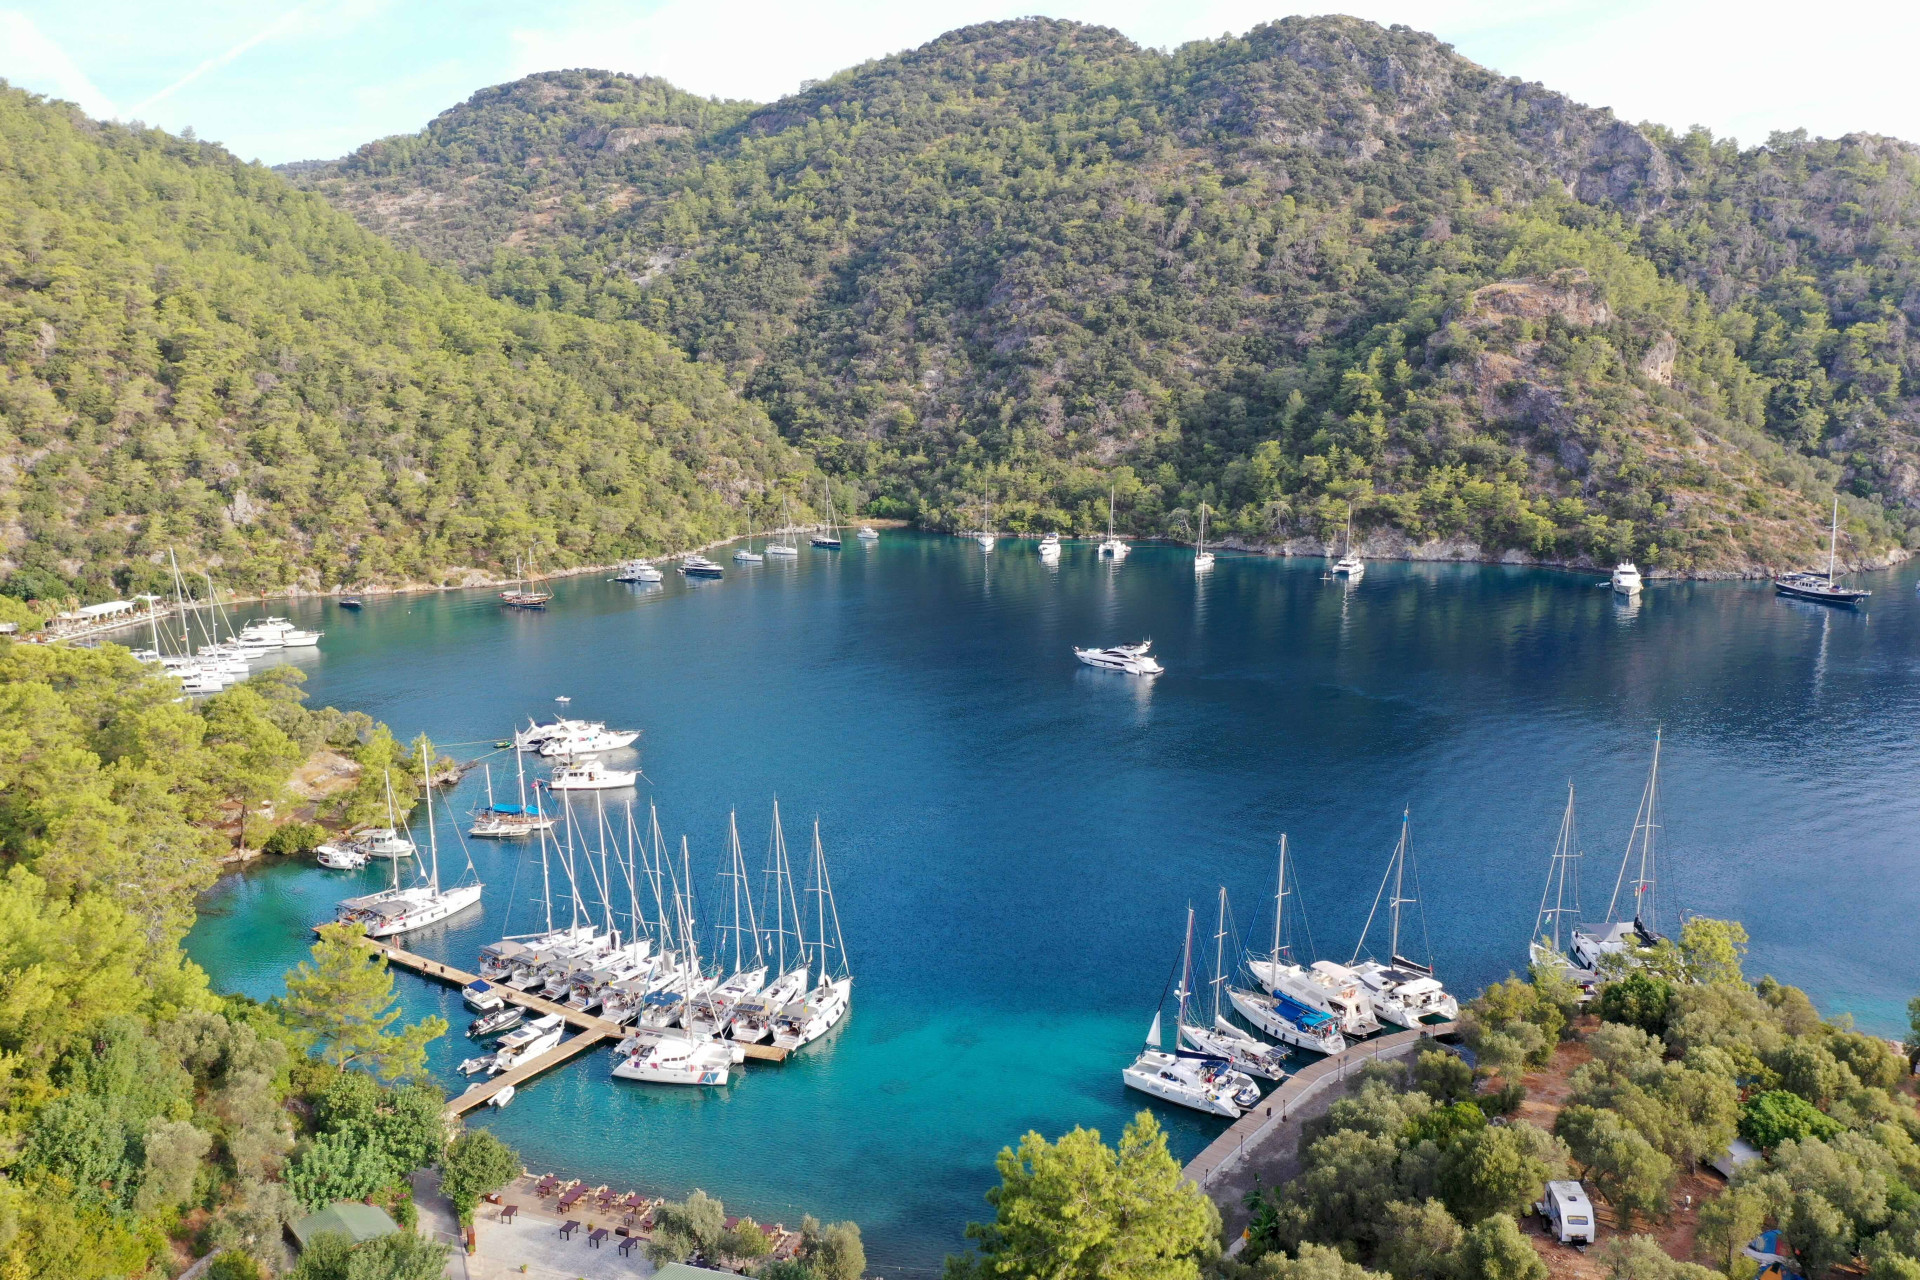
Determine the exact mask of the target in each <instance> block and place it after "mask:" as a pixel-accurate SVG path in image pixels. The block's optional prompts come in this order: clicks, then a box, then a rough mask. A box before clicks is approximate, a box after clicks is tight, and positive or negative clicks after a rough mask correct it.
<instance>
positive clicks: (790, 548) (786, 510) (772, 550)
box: [763, 498, 800, 560]
mask: <svg viewBox="0 0 1920 1280" xmlns="http://www.w3.org/2000/svg"><path fill="white" fill-rule="evenodd" d="M780 514H781V516H782V517H783V518H784V519H785V520H786V525H785V527H783V528H782V529H781V530H780V533H781V537H782V541H779V542H769V543H768V544H767V545H766V546H765V547H764V548H763V550H764V551H765V552H766V554H768V555H770V556H773V557H774V558H776V559H780V560H790V559H792V558H793V557H794V556H797V555H799V554H800V548H798V547H796V546H794V545H793V541H792V539H793V509H792V507H791V506H789V505H788V503H787V500H786V499H785V498H782V499H781V500H780Z"/></svg>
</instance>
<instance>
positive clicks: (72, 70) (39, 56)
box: [0, 9, 116, 119]
mask: <svg viewBox="0 0 1920 1280" xmlns="http://www.w3.org/2000/svg"><path fill="white" fill-rule="evenodd" d="M0 75H4V76H6V77H7V78H8V79H9V80H11V81H13V82H14V83H15V84H17V85H20V86H21V87H22V88H27V89H32V90H34V91H35V92H36V93H46V94H51V95H52V96H53V97H56V98H65V99H67V100H68V101H69V102H76V103H78V104H80V109H81V110H82V111H85V112H86V113H87V114H88V115H90V116H93V117H95V118H97V119H111V118H112V117H113V116H114V115H115V114H116V113H115V111H114V106H113V101H112V99H110V98H108V97H107V95H106V94H104V93H102V92H100V90H99V88H98V87H97V86H95V84H94V83H93V81H91V80H89V79H88V78H87V74H86V72H84V71H82V70H81V69H80V67H79V65H78V64H77V63H75V62H74V60H73V59H72V58H70V57H68V56H67V51H66V50H65V49H62V48H61V47H60V46H59V45H57V44H55V43H54V42H53V41H52V40H50V39H48V38H47V36H46V35H45V34H44V33H43V32H42V31H41V30H40V28H39V27H37V26H35V25H34V22H33V19H32V18H29V17H28V16H27V15H26V14H24V13H21V12H19V11H18V10H15V9H0Z"/></svg>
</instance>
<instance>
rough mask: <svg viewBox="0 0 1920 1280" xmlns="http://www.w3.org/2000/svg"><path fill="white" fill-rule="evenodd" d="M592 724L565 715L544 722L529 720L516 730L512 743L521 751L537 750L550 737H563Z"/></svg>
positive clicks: (590, 726)
mask: <svg viewBox="0 0 1920 1280" xmlns="http://www.w3.org/2000/svg"><path fill="white" fill-rule="evenodd" d="M592 727H593V726H592V725H591V724H589V723H588V722H587V721H585V720H569V719H567V718H566V717H565V716H561V717H559V718H557V719H553V720H549V721H547V722H546V723H545V724H534V723H532V722H529V723H528V724H527V727H526V728H524V729H520V730H516V731H515V733H514V735H513V745H514V746H515V747H516V748H518V749H519V750H521V751H537V750H539V749H540V747H541V746H542V745H543V744H544V743H546V742H547V740H548V739H550V738H559V737H564V736H566V735H567V734H569V733H576V732H580V731H583V730H586V729H590V728H592Z"/></svg>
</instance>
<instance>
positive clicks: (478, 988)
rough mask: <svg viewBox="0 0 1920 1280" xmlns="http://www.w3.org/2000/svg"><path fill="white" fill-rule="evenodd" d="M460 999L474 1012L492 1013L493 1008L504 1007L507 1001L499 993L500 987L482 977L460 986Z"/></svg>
mask: <svg viewBox="0 0 1920 1280" xmlns="http://www.w3.org/2000/svg"><path fill="white" fill-rule="evenodd" d="M460 999H461V1001H462V1002H464V1003H465V1004H466V1006H467V1008H469V1009H471V1010H473V1011H474V1012H475V1013H492V1012H493V1011H494V1010H495V1009H500V1008H504V1007H505V1006H506V1003H507V998H506V997H505V996H503V995H501V994H500V988H498V987H496V986H494V985H493V984H492V983H491V982H488V981H487V980H486V979H484V978H482V979H480V980H479V981H477V982H469V983H468V984H467V985H466V986H464V987H462V988H460Z"/></svg>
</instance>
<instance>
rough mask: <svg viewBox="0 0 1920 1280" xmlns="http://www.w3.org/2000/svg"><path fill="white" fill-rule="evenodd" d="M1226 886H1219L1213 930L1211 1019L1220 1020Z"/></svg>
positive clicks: (1224, 971)
mask: <svg viewBox="0 0 1920 1280" xmlns="http://www.w3.org/2000/svg"><path fill="white" fill-rule="evenodd" d="M1226 958H1227V886H1225V885H1221V886H1220V923H1219V925H1218V926H1217V927H1216V928H1215V929H1214V932H1213V1020H1214V1024H1215V1025H1216V1026H1217V1025H1219V1022H1220V984H1221V983H1223V982H1225V981H1226V980H1227V974H1226V968H1225V965H1226Z"/></svg>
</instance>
